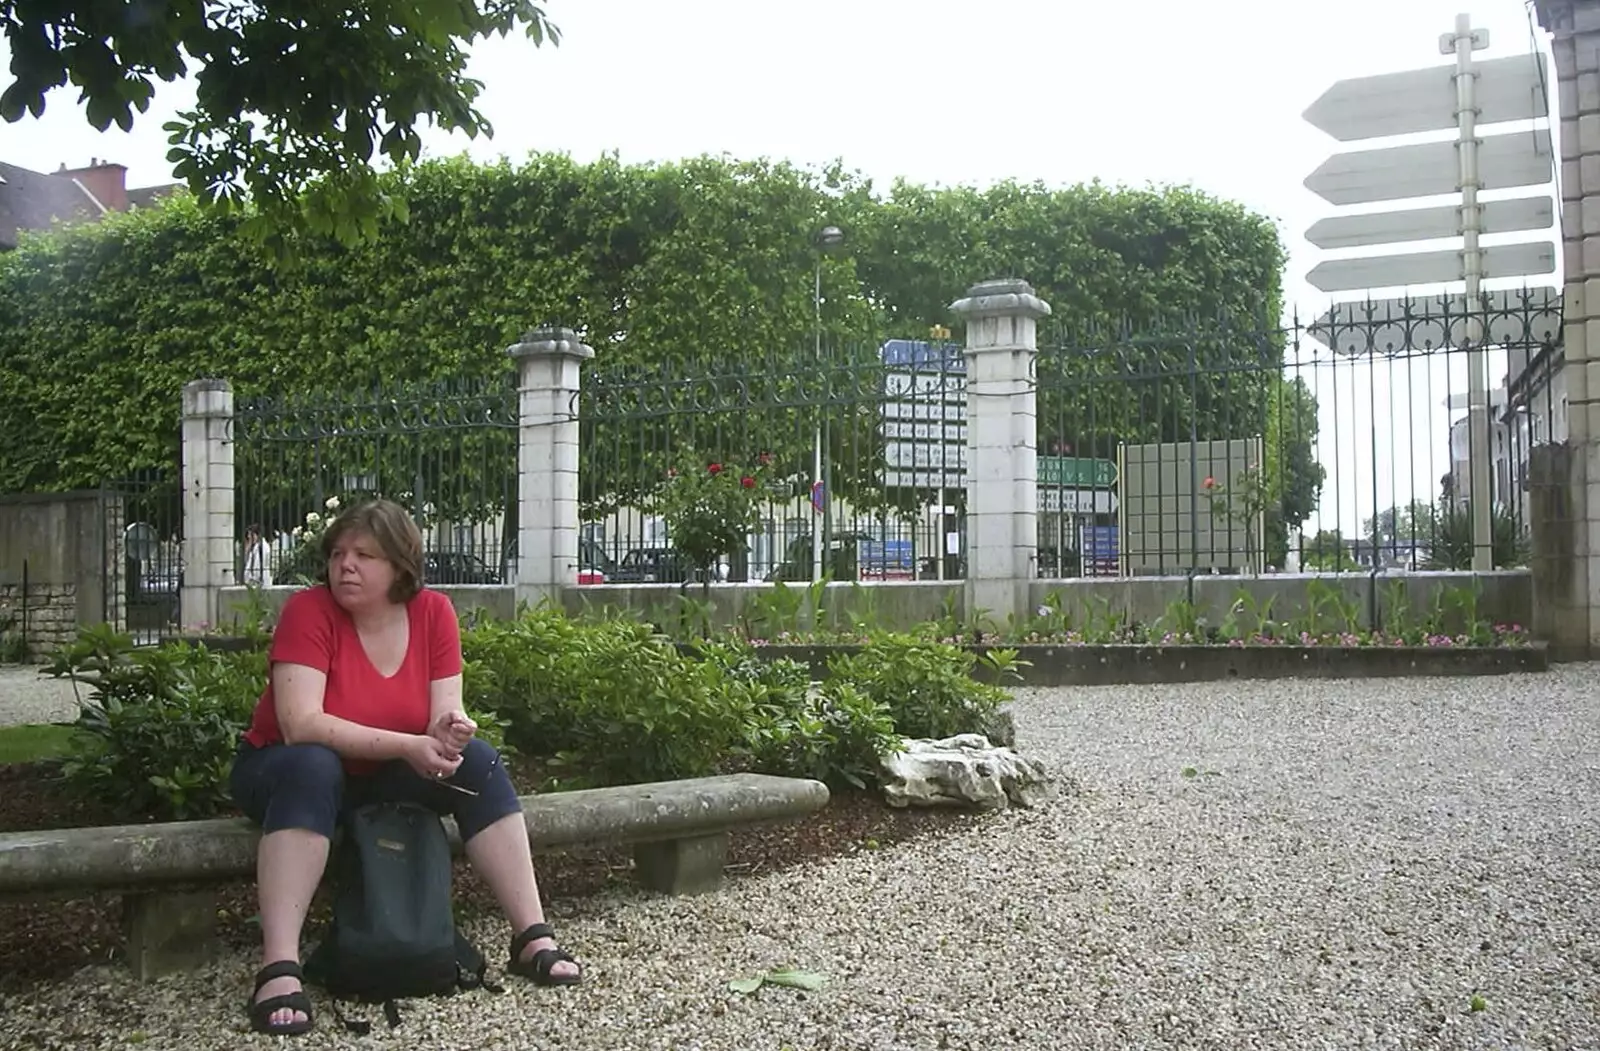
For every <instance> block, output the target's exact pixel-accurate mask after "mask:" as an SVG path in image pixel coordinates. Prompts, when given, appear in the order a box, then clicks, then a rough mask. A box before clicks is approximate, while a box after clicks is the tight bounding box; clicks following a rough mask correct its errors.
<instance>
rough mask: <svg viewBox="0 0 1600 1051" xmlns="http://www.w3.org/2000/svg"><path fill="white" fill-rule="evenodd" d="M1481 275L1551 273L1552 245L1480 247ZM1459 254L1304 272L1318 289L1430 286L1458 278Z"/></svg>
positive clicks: (1341, 262) (1366, 260)
mask: <svg viewBox="0 0 1600 1051" xmlns="http://www.w3.org/2000/svg"><path fill="white" fill-rule="evenodd" d="M1482 261H1483V269H1482V276H1483V277H1486V278H1496V277H1522V276H1526V275H1532V274H1553V273H1555V269H1556V250H1555V246H1554V245H1552V244H1551V243H1550V242H1548V241H1534V242H1526V243H1522V244H1510V245H1491V246H1490V247H1488V248H1484V249H1482ZM1462 277H1463V275H1462V268H1461V252H1460V250H1459V249H1454V248H1451V249H1445V250H1443V251H1439V252H1406V253H1404V254H1401V255H1381V256H1365V257H1363V258H1360V259H1329V260H1326V261H1324V262H1321V263H1318V264H1317V265H1316V266H1314V267H1312V268H1311V272H1310V273H1308V274H1306V280H1307V281H1309V282H1310V283H1311V286H1312V287H1313V288H1319V289H1321V290H1322V291H1324V292H1347V291H1350V290H1352V289H1358V288H1399V287H1401V286H1404V285H1433V284H1439V283H1441V282H1447V281H1460V280H1462Z"/></svg>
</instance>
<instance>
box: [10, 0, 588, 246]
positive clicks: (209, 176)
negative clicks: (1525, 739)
mask: <svg viewBox="0 0 1600 1051" xmlns="http://www.w3.org/2000/svg"><path fill="white" fill-rule="evenodd" d="M0 26H3V27H4V31H5V38H6V43H7V44H8V45H9V48H10V52H11V75H12V80H11V83H10V84H9V85H7V86H6V89H5V91H4V92H0V117H4V118H5V120H6V121H8V122H16V121H19V120H21V119H23V118H24V117H25V116H30V115H31V116H33V117H38V116H40V115H42V114H43V113H44V110H45V97H46V95H47V93H48V92H50V91H51V90H54V89H56V88H60V87H64V86H66V85H68V84H71V85H72V86H74V87H76V88H77V89H78V92H79V97H78V103H79V104H80V105H81V106H82V107H83V111H84V116H85V117H86V118H87V120H88V121H89V123H90V124H92V125H93V126H94V127H95V128H97V129H99V130H100V131H105V130H106V129H107V128H109V127H110V126H111V125H112V124H115V125H117V126H118V127H119V128H121V129H122V130H124V131H128V130H130V129H131V128H132V127H133V125H134V122H135V113H136V112H137V113H141V114H142V113H145V112H147V111H148V109H149V106H150V102H151V100H152V99H153V98H154V97H155V92H156V86H155V82H156V81H166V82H169V83H170V82H172V81H176V80H179V79H180V78H183V77H185V76H188V75H191V74H192V75H193V77H194V84H195V92H196V97H195V104H194V106H193V108H192V109H189V110H186V111H184V112H182V113H180V114H179V115H178V116H177V119H175V120H173V121H170V122H168V123H167V124H166V125H165V130H166V131H167V132H168V134H169V136H170V139H169V142H170V145H171V147H172V149H171V150H170V152H169V153H168V154H167V157H168V160H170V161H171V162H172V163H173V165H174V168H173V173H174V174H175V175H176V176H177V177H178V178H179V179H182V180H184V181H185V182H186V183H187V184H188V187H189V189H190V190H191V191H192V192H193V193H194V194H195V196H196V198H197V199H198V200H199V201H201V202H202V203H204V204H208V205H212V206H216V207H218V208H221V209H224V210H228V209H234V208H237V207H238V206H240V205H242V204H244V203H245V202H246V201H248V202H249V203H251V204H253V205H254V211H253V213H252V214H253V217H254V219H253V222H252V223H251V225H250V227H249V228H248V229H249V230H250V231H251V232H253V233H255V234H256V235H258V236H262V237H263V238H264V239H266V240H268V241H272V240H274V236H273V235H279V234H281V233H282V231H283V230H284V229H286V228H290V227H299V226H304V227H306V228H309V229H311V230H313V231H318V232H322V233H329V234H332V235H334V236H336V237H338V238H340V239H342V240H345V241H349V240H352V239H355V238H357V237H361V236H370V235H371V234H373V233H374V232H375V231H376V230H377V226H378V223H379V221H380V220H381V219H382V218H384V217H387V216H391V215H396V214H399V215H403V214H404V208H405V203H406V198H405V196H404V195H403V194H401V195H390V194H386V193H384V192H383V189H382V186H381V184H380V180H379V179H378V174H377V172H376V171H375V170H374V167H373V162H374V159H375V156H381V157H383V158H387V159H388V160H389V161H391V162H394V163H397V164H404V163H407V162H411V161H415V160H416V159H417V158H418V156H419V155H420V154H421V150H422V140H421V137H420V136H419V134H418V126H419V125H420V124H422V123H424V122H432V123H433V124H435V125H437V126H438V127H440V128H443V129H445V130H447V131H462V132H465V133H466V134H467V135H468V136H473V137H475V136H477V135H480V134H483V135H491V134H492V132H493V129H492V128H491V127H490V125H489V123H488V121H486V120H485V119H484V117H483V115H482V114H480V113H479V112H478V111H477V109H475V108H474V102H475V100H476V99H477V97H478V94H479V92H480V91H481V90H482V84H481V83H479V82H478V81H475V80H473V79H471V78H469V77H467V76H466V75H465V70H466V64H467V50H468V48H469V47H470V46H471V45H472V44H473V43H474V42H476V41H478V40H480V39H483V38H485V37H488V36H491V35H496V34H498V35H500V36H505V35H507V34H509V33H510V32H511V31H513V30H514V29H517V28H518V27H521V28H522V29H523V31H524V32H525V33H526V34H527V36H528V38H529V39H531V40H532V41H533V42H534V43H535V44H536V45H537V44H540V43H542V42H544V41H546V40H548V41H550V42H551V43H552V44H554V43H557V42H559V39H560V33H559V30H558V29H557V28H556V27H555V26H554V25H552V24H551V23H550V22H549V20H548V19H547V18H546V17H545V13H544V9H543V8H542V7H541V6H540V5H538V4H535V3H532V2H530V0H426V2H415V0H355V2H349V0H347V2H343V3H340V2H326V3H304V2H302V0H251V2H249V3H239V2H227V0H142V2H140V3H107V2H105V0H0Z"/></svg>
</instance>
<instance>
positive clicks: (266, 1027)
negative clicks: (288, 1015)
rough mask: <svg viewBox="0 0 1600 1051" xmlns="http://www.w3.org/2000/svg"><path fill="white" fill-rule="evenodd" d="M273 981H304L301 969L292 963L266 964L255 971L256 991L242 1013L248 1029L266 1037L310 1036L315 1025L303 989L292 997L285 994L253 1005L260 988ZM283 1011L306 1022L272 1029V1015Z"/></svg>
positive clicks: (309, 1001) (286, 1023) (291, 1022)
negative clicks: (246, 1016) (246, 1017)
mask: <svg viewBox="0 0 1600 1051" xmlns="http://www.w3.org/2000/svg"><path fill="white" fill-rule="evenodd" d="M275 978H295V979H298V980H299V981H300V982H302V983H304V981H305V975H304V973H303V972H302V971H301V970H300V965H299V964H298V963H296V962H295V961H293V960H279V961H278V962H277V963H269V964H267V965H266V966H265V967H263V968H261V970H259V971H257V972H256V988H255V991H254V992H252V993H251V994H250V999H249V1000H248V1001H247V1002H246V1003H245V1007H244V1010H245V1013H246V1014H248V1015H249V1016H250V1028H251V1029H254V1030H255V1031H256V1032H258V1033H266V1034H267V1035H268V1036H299V1035H300V1034H301V1033H309V1032H310V1031H311V1027H312V1025H313V1024H314V1022H313V1019H312V1016H311V998H310V997H309V996H307V995H306V991H305V989H303V988H302V989H301V990H300V991H299V992H295V993H284V994H283V995H282V996H269V997H267V998H266V999H265V1000H262V1001H261V1002H260V1003H257V1002H256V997H257V996H260V995H261V987H262V986H263V985H266V984H267V983H268V982H270V981H272V980H273V979H275ZM284 1009H288V1010H290V1011H299V1012H300V1013H302V1014H304V1015H305V1016H306V1020H305V1021H304V1022H294V1021H289V1022H284V1023H282V1024H280V1025H274V1024H273V1022H272V1016H273V1014H274V1013H275V1012H277V1011H281V1010H284Z"/></svg>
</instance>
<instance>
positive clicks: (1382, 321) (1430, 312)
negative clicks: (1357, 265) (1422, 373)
mask: <svg viewBox="0 0 1600 1051" xmlns="http://www.w3.org/2000/svg"><path fill="white" fill-rule="evenodd" d="M1471 310H1472V312H1473V313H1475V314H1478V315H1479V316H1480V317H1482V319H1483V322H1484V330H1485V335H1484V340H1483V341H1484V344H1485V345H1488V346H1513V347H1515V346H1522V347H1528V346H1530V345H1535V346H1536V345H1541V344H1545V343H1554V342H1555V341H1557V340H1558V339H1560V338H1561V293H1560V291H1559V290H1557V289H1554V288H1549V287H1543V288H1531V289H1528V290H1527V292H1526V293H1524V292H1522V291H1520V290H1519V291H1498V292H1485V293H1483V295H1482V296H1480V297H1479V298H1477V299H1474V300H1473V302H1472V306H1471ZM1467 311H1468V305H1467V297H1466V296H1463V295H1453V296H1412V297H1408V298H1406V299H1375V300H1373V301H1371V302H1362V303H1338V304H1335V305H1334V307H1333V309H1332V310H1330V311H1328V312H1327V313H1326V314H1324V315H1322V317H1320V318H1318V319H1317V320H1316V321H1314V322H1312V323H1311V325H1309V326H1308V328H1307V330H1308V331H1309V332H1310V333H1311V335H1312V336H1313V337H1315V338H1316V340H1317V341H1318V342H1320V343H1323V344H1325V345H1326V346H1328V347H1329V348H1331V349H1332V350H1334V351H1336V352H1338V353H1340V354H1367V353H1373V354H1413V353H1419V352H1423V351H1425V350H1427V349H1430V348H1441V347H1459V346H1461V345H1462V343H1463V342H1464V341H1465V340H1466V338H1467Z"/></svg>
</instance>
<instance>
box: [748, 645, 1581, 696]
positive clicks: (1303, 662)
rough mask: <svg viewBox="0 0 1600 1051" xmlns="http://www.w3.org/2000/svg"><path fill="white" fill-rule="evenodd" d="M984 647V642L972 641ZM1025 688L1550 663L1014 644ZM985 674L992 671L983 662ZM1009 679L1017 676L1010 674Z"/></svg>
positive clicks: (1523, 655) (1493, 670)
mask: <svg viewBox="0 0 1600 1051" xmlns="http://www.w3.org/2000/svg"><path fill="white" fill-rule="evenodd" d="M972 648H973V649H974V650H976V651H978V652H981V651H982V650H983V649H984V647H981V646H980V647H972ZM1008 648H1009V649H1015V650H1016V652H1017V656H1018V658H1019V659H1020V660H1021V661H1025V662H1026V663H1025V664H1020V665H1019V666H1018V667H1017V668H1016V669H1015V671H1016V673H1017V674H1018V675H1020V676H1021V684H1022V685H1024V686H1112V685H1121V684H1129V683H1178V682H1208V681H1215V680H1219V679H1377V678H1401V677H1413V676H1436V675H1510V674H1515V673H1528V672H1543V671H1548V670H1549V668H1550V651H1549V649H1548V648H1547V647H1546V646H1544V645H1543V644H1537V645H1528V646H1507V647H1501V648H1489V647H1470V646H1461V647H1451V646H1438V647H1420V646H1419V647H1410V646H1359V647H1358V646H1351V647H1339V646H1089V645H1086V646H1045V645H1036V646H1027V645H1025V646H1016V647H1008ZM757 652H758V653H759V654H760V656H761V657H762V658H763V659H766V660H780V659H784V658H787V659H789V660H793V661H798V662H799V663H801V664H804V665H806V666H807V667H809V668H810V669H811V673H812V675H813V676H816V677H818V678H821V677H822V676H823V675H824V674H825V673H826V671H827V667H828V661H829V660H830V659H831V658H833V657H835V656H838V655H841V654H850V653H855V652H858V648H857V647H854V646H762V647H761V648H760V649H759V650H758V651H757ZM977 674H979V675H983V676H985V677H992V676H993V672H988V673H985V672H984V671H983V669H982V666H981V665H980V666H979V671H978V672H977ZM1008 681H1011V680H1008Z"/></svg>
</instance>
